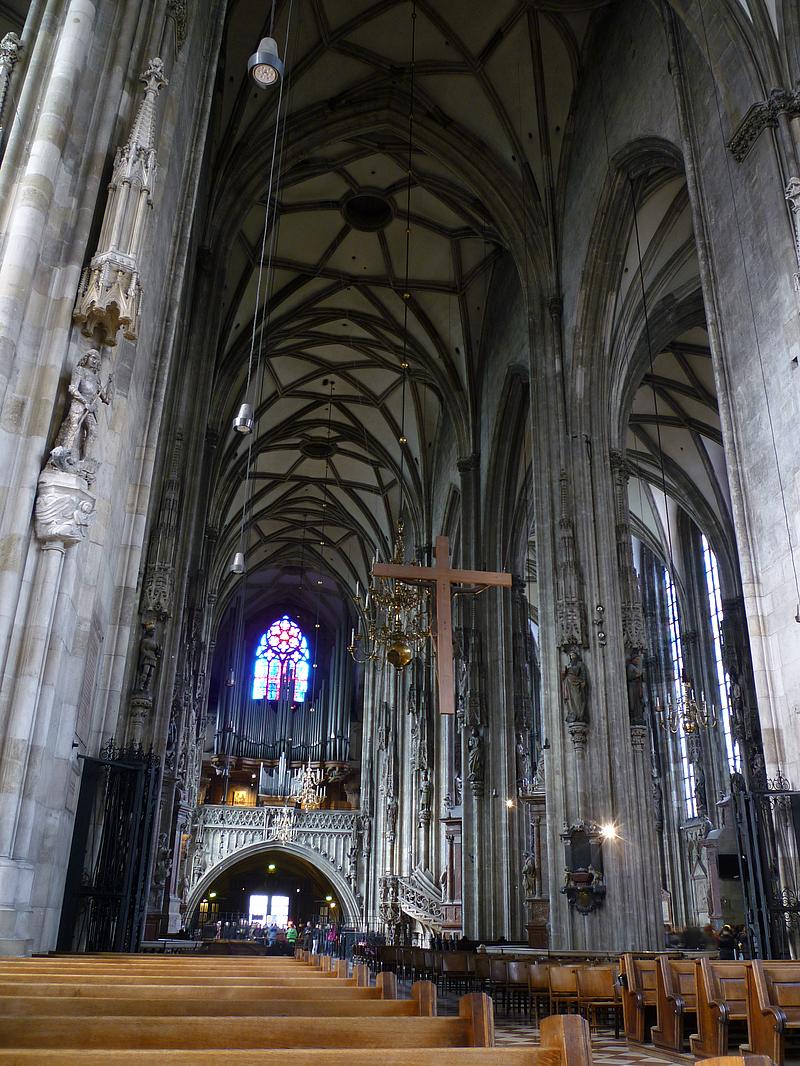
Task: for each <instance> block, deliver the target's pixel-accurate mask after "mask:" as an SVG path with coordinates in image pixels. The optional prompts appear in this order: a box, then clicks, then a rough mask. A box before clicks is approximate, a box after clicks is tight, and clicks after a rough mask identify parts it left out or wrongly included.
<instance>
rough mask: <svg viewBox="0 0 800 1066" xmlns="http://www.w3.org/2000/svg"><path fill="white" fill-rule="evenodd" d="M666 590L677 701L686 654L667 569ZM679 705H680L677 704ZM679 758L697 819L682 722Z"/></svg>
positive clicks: (688, 807) (686, 793)
mask: <svg viewBox="0 0 800 1066" xmlns="http://www.w3.org/2000/svg"><path fill="white" fill-rule="evenodd" d="M664 589H665V592H666V597H667V624H668V626H669V653H670V659H671V660H672V689H673V691H672V698H673V699H674V700H675V701H676V703H677V701H679V700H681V699H683V684H682V682H683V677H684V669H683V651H682V649H681V622H680V612H679V610H678V594H677V590H676V588H675V586H674V584H673V583H672V577H671V576H670V573H669V571H668V570H667V569H666V568H665V569H664ZM678 706H680V704H679V703H678ZM676 739H677V745H678V755H679V758H680V765H681V785H682V788H683V800H684V803H685V804H686V814H687V815H688V817H689V818H696V817H697V797H696V795H695V786H696V784H697V782H696V781H695V773H694V765H693V763H692V761H691V759H690V758H689V745H688V744H687V742H686V733H685V732H684V729H683V722H681V723H680V725H679V726H678V735H677V738H676Z"/></svg>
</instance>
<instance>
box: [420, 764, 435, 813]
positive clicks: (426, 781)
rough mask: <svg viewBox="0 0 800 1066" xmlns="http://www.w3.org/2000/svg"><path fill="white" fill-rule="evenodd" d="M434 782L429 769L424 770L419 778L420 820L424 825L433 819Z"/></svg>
mask: <svg viewBox="0 0 800 1066" xmlns="http://www.w3.org/2000/svg"><path fill="white" fill-rule="evenodd" d="M432 798H433V782H432V781H431V775H430V774H429V773H428V771H427V770H423V771H422V773H421V775H420V779H419V821H420V825H423V824H425V823H427V822H429V821H430V820H431V799H432Z"/></svg>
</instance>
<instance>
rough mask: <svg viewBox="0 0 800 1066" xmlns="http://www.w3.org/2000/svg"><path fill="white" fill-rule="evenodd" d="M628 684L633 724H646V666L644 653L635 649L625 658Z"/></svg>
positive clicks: (630, 713)
mask: <svg viewBox="0 0 800 1066" xmlns="http://www.w3.org/2000/svg"><path fill="white" fill-rule="evenodd" d="M625 678H626V681H627V685H628V713H629V715H630V724H631V725H644V667H643V666H642V653H641V652H640V651H638V650H634V651H632V652H631V653H630V655H629V656H628V658H627V659H626V660H625Z"/></svg>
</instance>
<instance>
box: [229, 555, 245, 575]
mask: <svg viewBox="0 0 800 1066" xmlns="http://www.w3.org/2000/svg"><path fill="white" fill-rule="evenodd" d="M231 573H232V574H243V573H244V552H236V554H235V555H234V557H233V562H232V563H231Z"/></svg>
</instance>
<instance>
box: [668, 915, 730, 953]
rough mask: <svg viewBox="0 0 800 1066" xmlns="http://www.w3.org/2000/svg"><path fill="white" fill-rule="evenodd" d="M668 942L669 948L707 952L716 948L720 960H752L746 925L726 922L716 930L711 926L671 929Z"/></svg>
mask: <svg viewBox="0 0 800 1066" xmlns="http://www.w3.org/2000/svg"><path fill="white" fill-rule="evenodd" d="M666 940H667V945H666V946H667V947H668V948H681V949H682V950H684V951H707V950H708V949H709V948H713V947H715V946H716V947H717V949H718V950H719V957H720V959H749V958H750V937H749V934H748V931H747V926H746V925H731V924H730V923H727V922H726V923H725V925H723V926H722V928H721V929H715V928H714V927H713V926H712V925H710V924H709V925H706V926H705V927H704V928H702V929H701V928H700V927H699V926H688V927H687V928H686V929H671V930H669V931H668V933H667V938H666Z"/></svg>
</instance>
